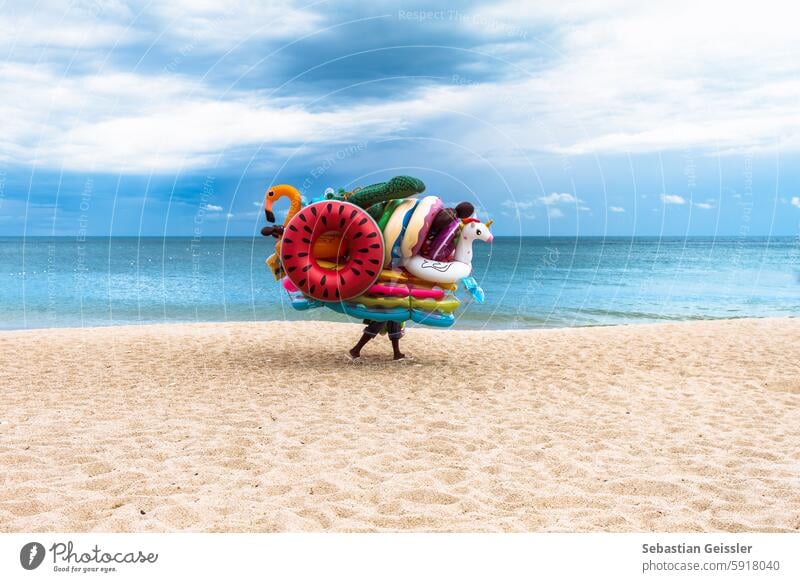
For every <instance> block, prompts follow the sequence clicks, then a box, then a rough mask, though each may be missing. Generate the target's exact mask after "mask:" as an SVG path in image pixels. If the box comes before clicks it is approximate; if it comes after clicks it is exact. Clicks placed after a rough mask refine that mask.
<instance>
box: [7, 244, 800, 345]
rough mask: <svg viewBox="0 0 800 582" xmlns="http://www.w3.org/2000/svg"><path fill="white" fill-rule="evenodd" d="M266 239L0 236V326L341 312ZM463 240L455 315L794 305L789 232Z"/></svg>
mask: <svg viewBox="0 0 800 582" xmlns="http://www.w3.org/2000/svg"><path fill="white" fill-rule="evenodd" d="M273 248H274V243H273V240H272V239H265V238H262V237H258V238H251V237H247V238H202V239H192V238H169V237H167V238H162V237H156V238H134V237H132V238H127V237H113V238H88V239H83V240H81V239H77V238H74V237H72V238H68V237H64V238H58V237H56V238H31V237H27V238H21V237H19V238H18V237H5V238H0V329H7V330H13V329H30V328H48V327H89V326H111V325H131V324H152V323H181V322H219V321H270V320H282V321H295V320H327V321H347V318H346V316H344V315H341V314H338V313H336V312H334V311H332V310H329V309H324V308H323V309H315V310H311V311H307V312H298V311H295V310H294V309H293V308H292V307H291V305H290V304H289V301H288V298H287V296H286V294H285V292H284V291H283V289H282V287H281V286H280V285H279V284H278V283H277V282H276V281H275V280H274V279H273V278H272V276H271V274H270V272H269V271H268V269H267V267H266V266H265V265H264V260H265V259H266V257H267V256H268V255H269V254H270V253H271V252H272V250H273ZM474 251H475V258H474V260H473V275H474V276H475V278H476V279H477V280H478V282H479V284H480V285H481V287H482V288H483V290H484V291H485V294H486V300H485V302H484V303H483V304H482V305H481V304H478V303H476V302H474V301H472V300H470V299H468V298H467V299H465V301H464V303H463V304H462V306H461V308H460V309H459V310H458V312H457V322H456V324H455V326H454V327H455V328H456V329H529V328H553V327H570V326H598V325H617V324H633V323H653V322H663V321H683V320H699V319H725V318H740V317H773V316H794V315H797V314H798V313H800V240H799V239H798V238H796V237H764V238H749V237H748V238H746V237H728V238H720V237H716V238H711V237H708V238H704V237H692V238H683V237H673V238H669V237H667V238H664V237H635V238H630V237H628V238H623V237H620V238H599V237H597V238H595V237H578V238H574V237H573V238H569V237H558V238H542V237H496V238H495V239H494V243H493V244H491V245H486V244H483V243H475V246H474ZM460 294H461V295H463V294H464V292H463V291H461V292H460ZM410 325H414V324H410Z"/></svg>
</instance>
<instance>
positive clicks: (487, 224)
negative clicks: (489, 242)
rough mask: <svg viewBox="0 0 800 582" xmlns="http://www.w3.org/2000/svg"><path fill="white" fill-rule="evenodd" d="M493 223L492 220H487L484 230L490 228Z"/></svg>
mask: <svg viewBox="0 0 800 582" xmlns="http://www.w3.org/2000/svg"><path fill="white" fill-rule="evenodd" d="M493 223H494V219H491V220H487V221H486V223H485V224H486V228H489V227H490V226H492V224H493Z"/></svg>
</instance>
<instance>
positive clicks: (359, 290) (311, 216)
mask: <svg viewBox="0 0 800 582" xmlns="http://www.w3.org/2000/svg"><path fill="white" fill-rule="evenodd" d="M333 232H336V233H340V234H341V237H342V238H341V240H342V253H341V254H340V257H342V258H343V259H344V260H343V262H341V263H340V264H339V265H336V266H327V265H326V266H322V265H320V264H319V262H317V257H316V256H315V255H314V252H313V249H314V243H315V242H316V241H317V239H318V238H319V237H320V236H322V235H326V234H330V233H333ZM383 258H384V253H383V237H382V236H381V231H380V229H379V228H378V225H377V224H376V223H375V220H373V218H372V217H371V216H370V215H369V214H367V212H366V211H365V210H363V209H362V208H359V207H358V206H356V205H355V204H350V203H349V202H343V201H339V200H326V201H322V202H316V203H314V204H311V205H309V206H306V207H305V208H303V209H301V210H300V212H298V213H297V214H295V215H294V217H292V219H291V220H290V221H289V224H287V225H286V229H285V230H284V234H283V238H282V239H281V264H282V265H283V269H284V271H286V276H287V277H288V278H289V279H290V280H291V282H292V283H294V285H295V287H297V289H298V290H300V291H301V292H302V293H303V294H304V295H307V296H309V297H312V298H313V299H317V300H318V301H334V302H335V301H343V300H347V299H351V298H353V297H358V296H359V295H361V294H363V293H364V292H365V291H366V290H367V289H369V288H370V287H371V286H372V284H373V283H375V281H376V280H377V279H378V276H379V275H380V273H381V268H382V266H383Z"/></svg>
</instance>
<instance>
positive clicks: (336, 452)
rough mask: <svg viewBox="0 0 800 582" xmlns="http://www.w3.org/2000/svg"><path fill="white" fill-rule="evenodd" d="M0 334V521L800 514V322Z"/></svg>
mask: <svg viewBox="0 0 800 582" xmlns="http://www.w3.org/2000/svg"><path fill="white" fill-rule="evenodd" d="M360 329H361V327H360V326H359V325H356V324H344V323H342V324H336V323H282V322H277V323H230V324H193V325H164V326H136V327H117V328H95V329H82V330H80V329H56V330H41V331H17V332H3V333H0V485H1V486H0V531H3V532H22V531H32V532H42V531H93V530H97V531H134V532H140V531H151V532H161V531H225V532H229V531H248V532H249V531H504V532H512V531H581V532H583V531H636V532H639V531H663V532H668V531H683V530H689V531H729V532H738V531H753V532H764V531H783V532H792V531H798V530H800V430H798V427H800V341H798V339H800V319H764V320H735V321H713V322H712V321H706V322H691V323H674V324H659V325H641V326H624V327H606V328H576V329H561V330H541V331H516V332H467V331H452V330H448V331H433V330H426V329H411V330H410V332H409V333H408V335H407V337H406V339H405V340H404V344H403V347H404V350H405V351H406V352H407V353H408V354H411V355H413V356H415V357H416V360H415V361H413V362H409V363H405V364H395V363H391V362H390V361H389V357H390V353H391V352H390V346H389V342H388V341H387V340H386V339H385V338H378V339H377V340H376V341H374V342H372V343H371V344H370V345H368V346H367V348H366V349H365V351H364V358H363V360H364V361H363V363H362V364H361V365H357V366H354V365H351V364H348V363H346V362H345V360H344V358H343V353H344V350H345V348H346V347H349V346H350V345H352V344H353V343H354V342H355V340H356V339H357V337H358V336H359V334H360Z"/></svg>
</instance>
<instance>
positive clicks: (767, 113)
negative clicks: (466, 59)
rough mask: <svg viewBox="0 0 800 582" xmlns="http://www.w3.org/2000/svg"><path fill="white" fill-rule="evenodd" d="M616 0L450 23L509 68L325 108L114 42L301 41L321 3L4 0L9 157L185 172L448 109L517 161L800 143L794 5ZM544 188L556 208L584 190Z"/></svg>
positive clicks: (404, 126)
mask: <svg viewBox="0 0 800 582" xmlns="http://www.w3.org/2000/svg"><path fill="white" fill-rule="evenodd" d="M611 1H612V2H613V7H609V6H608V4H607V3H591V2H589V3H586V2H574V1H572V0H565V2H559V3H557V4H551V5H541V4H539V5H537V6H536V7H535V9H533V8H531V6H530V4H529V3H528V2H526V1H523V0H516V1H509V2H500V3H497V4H491V5H482V6H480V7H479V8H478V9H476V10H475V11H474V12H472V13H469V14H468V15H466V16H469V17H467V18H463V19H460V20H458V21H455V22H453V23H450V24H449V25H450V26H461V27H464V28H465V29H468V30H470V31H472V32H474V31H476V30H478V31H484V32H486V31H488V32H487V34H486V36H485V38H486V42H487V43H491V44H488V45H487V46H484V47H482V50H484V51H486V52H487V53H490V54H493V55H502V58H503V59H508V60H509V61H510V62H511V64H510V65H508V67H509V69H511V68H512V67H513V71H514V75H513V77H507V78H511V79H512V80H507V81H498V82H493V83H467V84H457V85H456V84H452V85H449V86H439V87H432V88H427V89H425V88H423V89H420V90H418V91H417V92H416V93H415V94H414V95H413V96H412V97H406V96H403V97H398V98H397V99H396V100H390V99H389V98H385V99H383V100H382V101H380V102H375V101H371V102H369V103H359V102H353V103H351V104H348V105H341V106H336V105H329V103H330V102H329V101H321V102H319V103H317V104H316V106H315V107H314V108H313V109H310V108H308V107H307V106H306V104H307V102H308V100H303V99H302V98H297V99H287V98H281V99H277V98H269V97H267V96H266V93H265V92H264V91H263V90H264V89H266V90H267V91H268V90H269V87H268V86H265V87H260V88H259V90H247V89H244V88H236V89H232V90H231V91H230V92H228V93H226V94H225V96H224V97H221V96H220V91H219V90H215V89H214V88H213V87H211V86H210V85H205V84H203V83H202V82H199V81H197V80H196V79H191V78H187V77H182V76H180V75H177V74H153V73H120V72H119V71H118V70H117V71H115V70H114V69H113V62H114V61H113V60H106V55H107V54H108V53H109V51H111V47H120V46H130V45H131V43H135V42H138V43H141V45H142V52H144V51H145V49H146V47H147V46H149V45H150V43H151V42H153V43H155V42H156V41H158V44H159V46H161V45H164V44H165V45H168V46H169V47H170V48H171V53H168V54H174V55H177V56H180V55H182V54H183V53H184V52H185V53H186V54H191V53H207V52H209V51H219V52H220V53H221V54H222V51H225V50H228V49H231V48H233V47H235V46H236V45H237V43H239V42H240V41H247V40H248V39H264V38H273V39H278V40H284V39H285V40H289V39H297V38H300V37H301V36H303V35H304V34H308V33H311V32H313V31H315V30H318V29H320V28H322V27H325V26H328V25H329V24H333V23H334V20H335V19H333V18H332V17H331V16H330V15H329V14H328V13H326V11H325V10H322V9H320V5H314V6H311V7H310V8H308V9H303V8H295V7H294V5H293V4H292V3H291V2H289V1H288V0H281V1H278V2H270V3H267V4H266V5H265V4H264V3H260V2H251V1H249V0H224V1H223V2H220V3H216V2H200V3H196V2H190V1H189V0H180V1H179V2H177V3H175V2H170V3H154V4H151V5H147V6H146V7H145V8H144V9H142V10H143V13H142V15H141V18H138V17H137V15H138V13H139V10H140V8H138V7H133V8H132V7H129V6H128V5H127V4H125V3H123V2H119V1H110V2H102V3H101V2H72V3H68V8H65V7H64V6H65V5H64V4H58V3H54V2H51V0H43V2H44V4H42V3H36V5H35V6H33V5H32V6H33V8H30V9H28V8H25V6H26V5H25V4H24V3H15V6H13V7H11V8H8V7H5V8H4V10H3V12H2V14H0V27H2V30H4V31H6V33H5V34H4V35H2V37H0V47H2V48H5V49H7V50H6V52H7V53H8V55H9V56H8V60H6V61H5V62H4V63H0V94H2V95H3V97H2V100H0V118H1V119H3V136H2V138H1V139H0V162H9V161H10V162H18V163H23V164H29V163H31V162H35V163H37V164H40V165H43V166H49V167H56V168H63V169H68V170H93V169H94V170H104V171H109V172H162V171H172V170H174V169H176V168H178V167H183V168H196V167H201V166H203V165H214V164H216V162H217V156H219V155H220V154H221V153H225V152H227V151H232V150H234V149H235V148H238V147H243V146H256V145H257V146H264V147H265V149H267V150H272V151H281V152H286V151H289V152H291V151H294V148H296V147H298V146H300V145H302V144H304V143H308V144H309V145H310V146H315V145H320V144H325V145H326V146H327V145H328V144H331V143H337V142H339V143H344V142H348V141H355V140H362V139H363V136H364V135H369V136H370V137H371V138H372V139H375V138H378V139H379V138H381V137H386V136H393V135H397V134H400V133H402V132H404V131H406V130H408V131H409V133H413V132H414V131H415V130H417V129H418V128H420V129H423V130H429V129H430V128H431V127H432V123H433V122H434V121H441V120H444V119H445V118H446V116H448V115H452V114H453V113H455V114H458V115H459V119H468V118H469V116H474V117H475V119H476V120H478V121H476V122H475V123H439V124H437V130H439V133H437V135H438V136H439V137H442V138H443V139H445V140H452V141H455V142H457V143H459V145H460V146H463V147H464V148H466V149H473V150H474V151H476V152H478V153H479V154H482V155H487V156H490V157H492V158H497V157H503V156H507V155H508V152H509V151H513V152H514V154H515V155H516V158H513V159H522V158H521V156H520V152H522V153H524V154H525V155H528V154H529V153H531V152H542V151H545V152H557V153H565V154H570V155H572V154H588V153H596V152H627V151H631V152H645V151H660V150H665V149H683V148H686V147H691V148H696V149H697V151H699V152H701V153H702V152H703V150H705V151H706V152H714V151H722V152H736V151H742V150H744V149H752V150H758V149H759V148H761V149H768V148H773V149H774V146H775V144H776V143H779V144H780V148H781V149H782V150H783V151H790V150H800V113H798V109H797V103H798V101H800V80H798V66H797V64H796V61H797V60H796V58H795V57H796V54H797V36H796V24H795V23H796V19H795V18H790V17H787V16H786V15H785V14H784V9H783V8H775V7H773V6H772V2H771V0H764V2H763V4H760V5H759V10H752V9H751V7H750V5H749V4H747V3H744V2H742V3H738V2H734V3H730V2H723V1H722V0H712V1H709V2H701V3H698V2H696V1H692V0H676V1H675V2H671V3H669V5H666V4H663V3H646V2H635V1H633V0H611ZM6 8H7V9H6ZM153 23H155V24H153ZM708 23H714V24H713V26H710V25H709V24H708ZM145 26H149V28H148V29H145ZM543 29H544V30H547V31H548V43H549V46H551V47H552V50H551V51H550V52H544V53H543V52H542V47H541V45H537V44H536V43H532V42H523V43H521V42H519V41H520V38H521V37H520V35H519V34H517V32H520V31H522V32H525V31H528V32H530V36H531V37H532V36H533V34H534V32H535V31H537V30H543ZM161 33H163V35H162V36H159V34H161ZM743 38H746V39H747V42H742V39H743ZM506 41H507V44H504V43H505V42H506ZM48 45H49V47H50V48H46V47H47V46H48ZM137 46H138V45H137ZM12 47H13V50H12ZM534 47H536V48H534ZM77 49H80V52H78V53H77V54H78V59H77V61H76V62H79V63H80V64H81V66H80V67H77V66H75V67H73V70H72V71H71V75H70V76H65V75H64V69H65V66H64V65H62V66H58V65H56V64H54V62H55V61H54V60H53V59H52V58H51V57H52V52H51V51H52V50H60V51H62V53H64V54H66V55H67V56H68V57H70V58H71V57H73V56H74V55H75V54H76V50H77ZM91 49H94V52H92V50H91ZM238 53H244V51H238ZM238 53H231V54H229V55H226V61H225V62H226V64H227V63H229V62H230V64H231V70H232V71H233V70H235V71H236V72H237V73H238V72H240V71H244V70H245V68H244V67H246V66H249V64H250V61H246V60H244V59H242V58H240V57H239V54H238ZM279 56H280V55H279ZM40 57H42V58H41V61H39V58H40ZM237 58H238V60H237ZM275 58H278V57H275ZM14 59H17V61H15V60H14ZM26 59H27V60H26ZM33 59H36V60H37V62H41V64H30V62H29V61H31V60H33ZM276 62H277V61H276ZM64 63H66V60H65V61H64ZM95 64H96V67H95V68H94V69H93V68H92V66H93V65H95ZM101 64H102V65H103V68H102V69H100V68H99V67H100V65H101ZM164 64H165V65H169V62H166V63H164ZM270 64H271V63H270ZM498 66H500V65H498ZM175 70H176V71H180V70H181V67H177V68H176V69H175ZM525 70H528V71H531V74H530V75H525V73H524V71H525ZM534 73H535V74H534ZM267 84H268V83H267ZM242 85H246V84H242ZM498 102H499V105H500V106H498ZM711 104H713V106H712V105H711ZM533 120H535V124H536V125H535V126H534V121H533ZM483 128H491V130H484V129H483ZM494 152H499V153H494ZM509 159H512V158H511V157H510V158H509ZM554 194H555V193H554ZM550 196H553V194H551V195H550ZM559 196H560V195H559ZM568 196H572V195H568ZM542 199H549V196H543V197H542ZM542 199H540V200H539V202H540V203H541V204H545V205H547V206H550V205H553V204H566V203H575V204H577V203H579V202H580V201H579V200H577V199H575V198H574V197H572V199H571V200H569V201H562V200H556V201H554V202H545V201H543V200H542Z"/></svg>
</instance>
